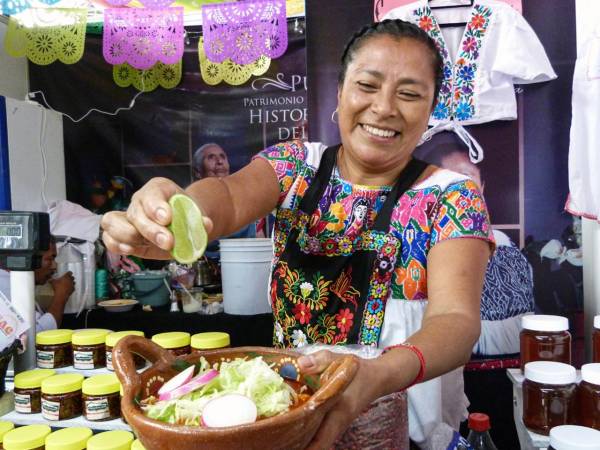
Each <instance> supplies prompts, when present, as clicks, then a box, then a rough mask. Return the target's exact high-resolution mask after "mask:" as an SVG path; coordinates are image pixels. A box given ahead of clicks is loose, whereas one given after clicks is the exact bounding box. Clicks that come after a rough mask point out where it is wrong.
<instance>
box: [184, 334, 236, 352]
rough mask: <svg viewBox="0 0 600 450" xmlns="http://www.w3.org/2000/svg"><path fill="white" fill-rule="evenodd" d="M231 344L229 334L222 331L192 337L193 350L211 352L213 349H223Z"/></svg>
mask: <svg viewBox="0 0 600 450" xmlns="http://www.w3.org/2000/svg"><path fill="white" fill-rule="evenodd" d="M229 344H231V340H230V339H229V334H227V333H222V332H220V331H210V332H208V333H198V334H195V335H193V336H192V348H196V349H199V350H209V349H212V348H223V347H227V346H228V345H229Z"/></svg>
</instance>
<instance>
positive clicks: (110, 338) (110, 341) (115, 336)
mask: <svg viewBox="0 0 600 450" xmlns="http://www.w3.org/2000/svg"><path fill="white" fill-rule="evenodd" d="M125 336H142V337H144V332H143V331H117V332H116V333H110V334H107V335H106V345H108V346H109V347H114V346H115V345H117V342H119V341H120V340H121V338H124V337H125Z"/></svg>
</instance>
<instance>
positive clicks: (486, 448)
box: [467, 413, 498, 450]
mask: <svg viewBox="0 0 600 450" xmlns="http://www.w3.org/2000/svg"><path fill="white" fill-rule="evenodd" d="M469 430H470V431H469V436H468V437H467V441H468V442H469V445H470V446H471V448H473V450H498V449H497V448H496V446H495V445H494V443H493V442H492V438H491V437H490V433H489V430H490V418H489V417H488V415H487V414H483V413H471V414H469Z"/></svg>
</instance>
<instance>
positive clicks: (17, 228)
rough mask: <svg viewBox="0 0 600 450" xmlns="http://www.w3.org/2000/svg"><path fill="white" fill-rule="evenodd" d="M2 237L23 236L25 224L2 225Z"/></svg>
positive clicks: (0, 235) (0, 233) (0, 232)
mask: <svg viewBox="0 0 600 450" xmlns="http://www.w3.org/2000/svg"><path fill="white" fill-rule="evenodd" d="M0 237H3V238H22V237H23V225H6V224H1V225H0Z"/></svg>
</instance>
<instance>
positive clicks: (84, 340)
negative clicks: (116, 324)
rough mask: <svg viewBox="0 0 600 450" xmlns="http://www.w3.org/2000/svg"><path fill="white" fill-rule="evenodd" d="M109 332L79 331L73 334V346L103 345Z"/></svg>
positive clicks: (95, 330) (95, 329) (96, 329)
mask: <svg viewBox="0 0 600 450" xmlns="http://www.w3.org/2000/svg"><path fill="white" fill-rule="evenodd" d="M109 333H110V330H102V329H99V328H94V329H93V330H81V331H76V332H75V333H73V338H72V342H73V345H98V344H104V341H105V340H106V335H107V334H109Z"/></svg>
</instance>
